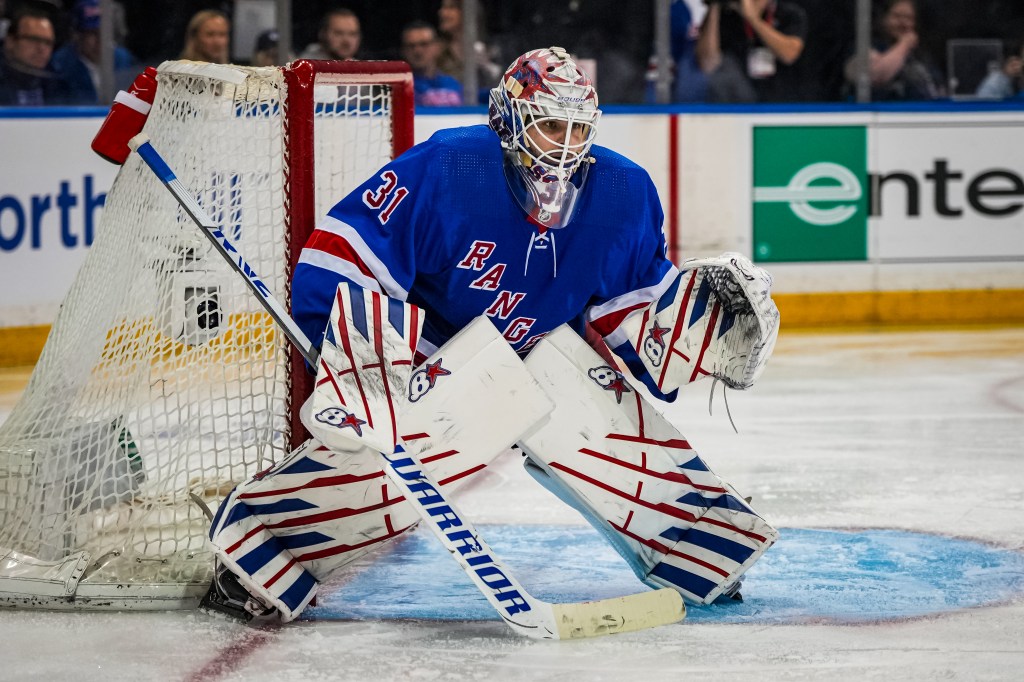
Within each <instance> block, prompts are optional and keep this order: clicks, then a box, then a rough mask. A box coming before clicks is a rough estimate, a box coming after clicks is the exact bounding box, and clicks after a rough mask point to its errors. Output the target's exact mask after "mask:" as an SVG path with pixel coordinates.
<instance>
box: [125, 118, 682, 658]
mask: <svg viewBox="0 0 1024 682" xmlns="http://www.w3.org/2000/svg"><path fill="white" fill-rule="evenodd" d="M129 146H130V147H131V148H132V150H134V151H135V152H137V153H138V154H139V156H140V157H141V158H142V160H143V161H144V162H145V163H146V165H147V166H149V168H150V170H152V171H153V173H154V174H155V175H156V176H157V177H158V178H159V179H160V181H161V182H162V183H163V184H164V186H165V187H167V189H168V191H170V193H171V195H172V196H174V198H175V199H176V200H177V202H178V204H179V205H180V206H181V208H182V209H183V210H184V211H185V212H186V213H188V215H189V217H191V218H192V220H193V221H194V222H195V223H196V225H197V226H198V227H199V228H200V230H201V231H202V232H203V234H204V235H205V236H206V237H207V238H208V239H209V240H210V242H211V243H212V244H213V245H214V247H215V248H216V250H217V251H218V252H219V253H220V254H221V255H222V256H223V257H224V259H225V260H226V261H227V262H228V265H229V266H230V267H231V268H232V269H233V270H235V271H236V272H238V273H239V274H241V275H243V276H244V277H245V279H246V282H247V283H248V285H249V288H250V289H251V290H252V292H253V293H254V294H255V295H256V297H257V298H258V299H259V300H260V302H261V304H262V305H263V307H264V308H265V309H266V310H267V312H268V313H269V314H270V315H271V317H273V318H274V321H275V322H277V324H278V325H279V326H280V327H281V329H282V330H283V331H284V333H285V335H286V336H287V337H288V339H289V341H291V342H292V343H293V344H295V346H296V348H298V350H299V352H300V353H302V356H303V357H304V358H305V359H306V361H307V362H309V363H310V365H311V366H313V367H315V366H316V364H317V359H318V357H319V353H318V351H317V349H316V348H314V347H313V344H312V342H310V340H309V338H308V337H306V335H305V334H303V332H302V330H301V329H299V327H298V325H297V324H296V323H295V321H294V320H293V319H292V318H291V316H290V315H289V314H288V312H287V311H286V310H285V308H284V307H283V306H282V305H281V304H280V303H279V302H278V301H277V299H276V298H275V297H274V295H273V293H272V292H271V291H270V289H269V288H268V287H267V286H266V285H265V284H263V282H262V281H261V280H260V278H259V274H258V273H257V272H256V271H254V270H253V269H252V267H250V266H249V264H248V263H246V261H245V260H244V258H242V256H241V254H239V253H238V251H237V249H235V248H234V246H232V244H231V243H230V242H229V241H228V239H227V238H226V237H225V236H224V233H223V232H222V231H221V230H220V228H219V227H218V226H217V224H216V223H215V222H214V221H213V220H212V219H211V218H210V217H209V216H208V215H207V213H206V212H205V210H204V209H203V208H202V206H200V205H199V202H198V201H197V200H196V199H195V198H194V197H193V196H192V195H191V194H190V193H189V191H188V189H187V188H186V187H185V186H184V185H183V184H182V183H181V181H180V180H178V178H177V176H176V175H175V174H174V172H173V171H172V170H171V168H170V166H168V164H167V162H166V161H164V159H163V158H162V157H161V156H160V154H159V153H158V152H157V150H156V149H155V148H154V147H153V145H152V144H151V143H150V141H149V137H148V136H147V135H145V134H144V133H142V134H139V135H136V136H135V137H134V138H132V139H131V141H130V142H129ZM380 456H381V460H382V464H383V469H384V471H385V473H386V474H387V476H388V478H389V479H391V481H392V482H393V483H394V484H395V485H396V486H398V488H399V489H400V490H401V491H402V493H403V495H404V497H405V499H406V500H407V501H408V502H409V503H411V504H412V505H413V507H414V508H415V509H416V512H417V513H418V514H419V516H420V518H421V519H422V521H423V523H424V524H426V525H427V527H429V528H430V530H431V531H432V532H433V534H434V535H435V536H436V537H437V538H438V540H440V542H441V544H442V545H444V547H445V549H446V550H448V552H449V553H450V554H451V555H452V557H454V558H455V560H456V561H457V562H458V564H459V565H460V566H461V567H462V570H463V571H465V573H466V574H467V575H468V576H469V578H470V579H471V580H472V581H473V583H474V584H475V585H476V586H477V588H478V589H479V590H480V592H481V593H482V594H483V595H484V597H486V598H487V601H488V602H490V604H491V606H493V607H494V609H495V610H496V611H497V612H498V614H499V615H500V616H501V617H502V619H503V620H504V621H505V622H506V623H507V624H508V625H509V627H511V628H512V630H513V631H515V632H516V633H518V634H520V635H525V636H527V637H532V638H536V639H572V638H582V637H594V636H598V635H606V634H611V633H616V632H629V631H633V630H642V629H645V628H651V627H656V626H659V625H667V624H669V623H675V622H677V621H679V620H681V619H682V618H683V617H685V615H686V607H685V606H684V604H683V600H682V597H681V596H680V595H679V593H678V592H676V591H675V590H671V589H668V588H663V589H659V590H653V591H649V592H640V593H637V594H632V595H627V596H624V597H615V598H612V599H603V600H599V601H590V602H577V603H567V604H552V603H549V602H545V601H543V600H540V599H537V598H536V597H534V596H532V595H530V594H529V593H528V592H527V591H526V590H525V589H524V588H523V587H522V585H520V584H519V582H518V581H517V580H516V579H515V577H514V576H513V575H512V573H511V572H510V571H509V569H508V568H507V567H506V566H504V565H503V564H502V563H501V562H500V561H499V560H498V558H497V557H496V556H495V554H494V553H493V552H492V551H491V549H490V548H489V547H488V545H487V543H486V542H484V540H483V538H482V537H480V534H479V533H478V532H477V530H476V528H475V527H474V526H473V524H472V523H470V521H469V520H468V519H467V518H466V517H465V516H464V515H462V514H461V513H460V512H458V510H457V509H456V507H455V505H454V504H453V503H452V501H451V500H450V499H448V498H447V497H445V496H444V492H443V491H442V489H441V486H440V485H439V484H438V483H437V481H435V480H434V479H433V477H432V476H431V475H430V473H429V472H428V471H427V470H426V469H425V468H424V467H423V465H422V463H421V462H420V461H419V460H418V459H417V458H416V457H415V456H413V455H412V454H410V453H408V452H396V453H395V454H394V455H390V456H389V455H387V454H384V453H380ZM414 484H415V485H416V486H417V488H418V489H420V490H422V488H423V486H430V488H431V489H432V490H431V495H429V496H428V497H427V499H426V500H425V501H426V502H428V504H424V500H423V499H422V498H421V497H420V495H418V494H416V492H415V491H414V489H413V488H412V487H411V486H412V485H414ZM439 510H443V511H444V513H443V514H441V513H439ZM442 523H443V524H444V525H443V526H442Z"/></svg>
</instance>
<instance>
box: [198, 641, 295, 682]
mask: <svg viewBox="0 0 1024 682" xmlns="http://www.w3.org/2000/svg"><path fill="white" fill-rule="evenodd" d="M276 630H277V629H276V628H274V629H273V630H253V629H246V630H245V631H244V632H242V633H241V634H240V635H238V637H236V638H235V639H234V641H232V642H230V643H229V644H227V645H226V646H224V647H221V648H220V649H219V650H218V651H217V652H216V653H215V654H214V655H213V656H211V657H210V659H209V660H208V661H207V662H206V663H204V664H203V665H202V666H201V667H199V668H198V669H196V670H194V671H193V672H192V673H191V674H188V675H186V676H185V678H184V679H185V681H186V682H214V681H215V680H219V679H225V678H228V677H235V676H237V673H238V672H239V671H240V670H241V668H242V666H243V664H244V663H245V662H246V660H247V659H248V658H249V657H251V656H252V655H253V654H254V653H256V651H257V650H258V649H260V648H261V647H263V646H266V645H267V644H270V643H272V642H273V641H274V640H275V639H277V638H276V637H275V635H276Z"/></svg>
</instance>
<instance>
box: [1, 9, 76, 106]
mask: <svg viewBox="0 0 1024 682" xmlns="http://www.w3.org/2000/svg"><path fill="white" fill-rule="evenodd" d="M53 43H54V32H53V22H52V21H50V16H49V14H48V13H47V12H46V11H45V10H42V9H38V8H35V7H31V6H25V7H22V8H19V9H16V10H15V12H14V15H13V17H12V18H11V23H10V26H9V27H8V29H7V35H6V36H5V37H4V53H3V57H2V58H0V106H43V105H46V104H67V103H68V99H69V92H68V85H67V83H66V82H65V81H64V79H63V78H61V77H60V76H58V75H57V74H56V73H54V72H53V71H52V70H50V69H49V68H48V64H49V63H50V57H51V56H52V55H53Z"/></svg>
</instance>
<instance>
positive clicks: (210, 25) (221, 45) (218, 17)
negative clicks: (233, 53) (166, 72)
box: [179, 9, 231, 64]
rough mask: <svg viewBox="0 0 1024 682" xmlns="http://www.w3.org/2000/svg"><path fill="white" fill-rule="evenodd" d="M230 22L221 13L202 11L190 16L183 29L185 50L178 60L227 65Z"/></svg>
mask: <svg viewBox="0 0 1024 682" xmlns="http://www.w3.org/2000/svg"><path fill="white" fill-rule="evenodd" d="M230 31H231V22H230V21H228V17H227V15H226V14H224V13H223V12H220V11H218V10H215V9H204V10H200V11H199V12H196V13H195V14H194V15H192V18H191V19H190V20H189V22H188V27H187V28H186V29H185V49H183V50H182V51H181V56H180V57H179V59H190V60H192V61H195V62H210V63H211V64H227V63H228V61H229V58H228V35H229V34H230Z"/></svg>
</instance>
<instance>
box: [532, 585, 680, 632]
mask: <svg viewBox="0 0 1024 682" xmlns="http://www.w3.org/2000/svg"><path fill="white" fill-rule="evenodd" d="M552 611H553V612H554V616H555V623H556V624H557V626H558V639H581V638H583V637H600V636H601V635H611V634H614V633H617V632H633V631H634V630H646V629H647V628H654V627H658V626H659V625H669V624H670V623H677V622H679V621H681V620H682V619H683V618H685V617H686V605H685V604H684V603H683V598H682V597H681V596H680V595H679V593H678V592H676V591H675V590H671V589H668V588H662V589H659V590H653V591H651V592H640V593H639V594H631V595H628V596H625V597H615V598H613V599H602V600H600V601H588V602H581V603H578V604H552Z"/></svg>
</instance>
